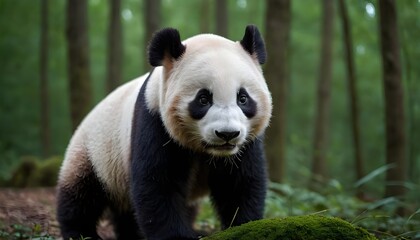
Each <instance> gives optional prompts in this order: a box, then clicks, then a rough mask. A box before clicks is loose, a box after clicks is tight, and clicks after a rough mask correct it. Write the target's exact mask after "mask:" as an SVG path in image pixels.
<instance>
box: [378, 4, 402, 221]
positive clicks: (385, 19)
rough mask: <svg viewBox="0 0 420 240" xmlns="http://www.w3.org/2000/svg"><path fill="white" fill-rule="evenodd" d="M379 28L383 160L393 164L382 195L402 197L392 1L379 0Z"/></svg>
mask: <svg viewBox="0 0 420 240" xmlns="http://www.w3.org/2000/svg"><path fill="white" fill-rule="evenodd" d="M379 27H380V39H381V52H382V73H383V81H384V95H385V122H386V129H385V131H386V162H387V164H392V165H393V166H394V167H393V168H390V169H389V170H388V171H387V173H386V188H385V197H390V196H394V197H403V196H404V194H405V188H404V186H403V183H404V181H405V180H406V159H405V158H406V152H405V151H406V136H405V114H404V93H403V86H402V80H401V79H402V73H401V59H400V45H399V39H398V25H397V9H396V6H395V1H393V0H381V1H379ZM398 213H399V214H401V215H403V213H404V211H403V209H402V208H400V209H398Z"/></svg>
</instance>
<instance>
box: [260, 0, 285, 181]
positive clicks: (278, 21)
mask: <svg viewBox="0 0 420 240" xmlns="http://www.w3.org/2000/svg"><path fill="white" fill-rule="evenodd" d="M265 22H266V27H265V32H266V33H267V34H266V37H265V39H266V46H267V52H268V53H270V55H269V58H268V61H267V65H266V67H265V71H264V73H265V74H264V75H265V77H266V79H267V82H268V85H269V87H270V91H271V93H272V97H273V105H274V109H273V117H272V119H271V123H270V128H269V129H268V131H267V136H266V139H267V141H268V142H269V144H267V147H266V150H267V151H266V153H267V159H268V164H269V175H270V180H271V181H273V182H282V181H283V179H284V173H285V147H284V145H285V136H286V134H285V130H286V100H287V99H286V92H287V91H286V89H287V83H288V81H289V64H288V63H289V39H290V22H291V4H290V0H268V1H267V12H266V21H265Z"/></svg>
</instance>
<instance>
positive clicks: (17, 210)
mask: <svg viewBox="0 0 420 240" xmlns="http://www.w3.org/2000/svg"><path fill="white" fill-rule="evenodd" d="M55 206H56V198H55V188H24V189H14V188H0V233H1V231H3V234H4V233H6V234H11V235H12V234H15V233H16V232H17V231H23V230H22V229H27V230H25V231H26V232H25V234H26V235H27V236H29V237H31V236H32V235H33V233H31V231H34V229H38V230H36V231H38V232H42V234H44V236H45V234H46V235H48V236H51V237H52V238H53V239H59V238H60V230H59V226H58V222H57V219H56V207H55ZM99 225H100V226H99V228H98V232H99V234H100V235H101V236H102V237H103V238H104V239H113V236H112V235H113V234H112V226H111V224H110V223H109V221H105V220H104V221H102V222H101V223H100V224H99ZM28 231H29V232H28ZM38 234H39V233H38ZM11 235H10V236H11ZM0 239H8V238H2V236H1V234H0ZM10 239H12V238H10ZM23 239H25V238H23Z"/></svg>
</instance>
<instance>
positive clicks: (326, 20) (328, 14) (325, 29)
mask: <svg viewBox="0 0 420 240" xmlns="http://www.w3.org/2000/svg"><path fill="white" fill-rule="evenodd" d="M322 9H323V17H322V35H321V59H320V66H319V78H318V92H317V108H316V119H315V133H314V136H313V159H312V181H311V183H316V182H319V181H321V182H322V181H323V180H324V179H325V178H326V177H327V176H326V175H327V171H326V167H325V166H326V151H327V145H328V143H327V142H328V141H327V137H328V125H329V113H330V88H331V87H330V85H331V74H332V71H331V70H332V69H331V68H332V62H331V51H332V37H333V17H334V5H333V0H323V1H322Z"/></svg>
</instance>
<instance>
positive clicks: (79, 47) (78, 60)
mask: <svg viewBox="0 0 420 240" xmlns="http://www.w3.org/2000/svg"><path fill="white" fill-rule="evenodd" d="M87 4H88V2H87V1H85V0H67V7H66V9H67V22H66V24H67V29H66V33H67V34H66V36H67V55H68V63H67V64H68V76H69V88H70V115H71V120H72V128H73V131H74V130H76V128H77V126H78V125H79V124H80V122H81V121H82V119H83V118H84V117H85V115H86V114H87V113H88V111H89V110H90V108H91V103H92V89H91V83H90V70H89V41H88V26H87V24H88V23H87Z"/></svg>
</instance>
